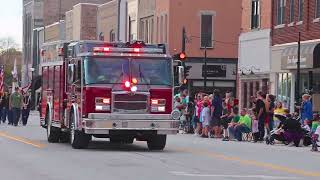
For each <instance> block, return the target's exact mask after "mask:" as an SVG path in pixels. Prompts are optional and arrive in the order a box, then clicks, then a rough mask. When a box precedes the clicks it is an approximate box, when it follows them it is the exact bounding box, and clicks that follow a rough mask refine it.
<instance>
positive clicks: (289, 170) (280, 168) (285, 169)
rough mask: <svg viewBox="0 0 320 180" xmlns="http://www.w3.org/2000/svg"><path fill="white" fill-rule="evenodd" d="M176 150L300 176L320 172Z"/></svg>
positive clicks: (210, 153)
mask: <svg viewBox="0 0 320 180" xmlns="http://www.w3.org/2000/svg"><path fill="white" fill-rule="evenodd" d="M175 150H177V151H182V152H188V153H192V154H196V155H206V156H207V157H212V158H218V159H223V160H226V161H234V162H238V163H240V164H245V165H252V166H256V167H263V168H268V169H273V170H277V171H281V172H286V173H292V174H296V175H300V176H308V177H320V172H314V171H305V170H302V169H296V168H290V167H286V166H281V165H275V164H271V163H265V162H259V161H254V160H246V159H241V158H239V157H234V156H226V155H223V154H218V153H214V152H209V151H201V150H200V151H199V150H196V149H175Z"/></svg>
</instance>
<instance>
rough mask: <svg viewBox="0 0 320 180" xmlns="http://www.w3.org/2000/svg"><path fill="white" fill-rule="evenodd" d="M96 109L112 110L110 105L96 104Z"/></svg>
mask: <svg viewBox="0 0 320 180" xmlns="http://www.w3.org/2000/svg"><path fill="white" fill-rule="evenodd" d="M96 111H110V105H96Z"/></svg>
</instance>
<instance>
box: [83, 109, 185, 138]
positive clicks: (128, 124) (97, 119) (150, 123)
mask: <svg viewBox="0 0 320 180" xmlns="http://www.w3.org/2000/svg"><path fill="white" fill-rule="evenodd" d="M82 127H83V129H84V131H85V133H87V134H109V131H110V130H136V131H157V134H177V131H178V127H179V121H177V120H173V119H172V118H171V115H170V114H111V113H91V114H89V116H88V118H84V119H83V121H82Z"/></svg>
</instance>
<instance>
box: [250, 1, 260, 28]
mask: <svg viewBox="0 0 320 180" xmlns="http://www.w3.org/2000/svg"><path fill="white" fill-rule="evenodd" d="M251 7H252V9H251V29H257V28H259V27H260V1H259V0H252V4H251Z"/></svg>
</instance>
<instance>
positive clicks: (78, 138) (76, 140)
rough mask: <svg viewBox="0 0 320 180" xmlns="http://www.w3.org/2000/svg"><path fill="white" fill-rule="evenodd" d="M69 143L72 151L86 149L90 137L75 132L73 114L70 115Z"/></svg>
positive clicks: (80, 132)
mask: <svg viewBox="0 0 320 180" xmlns="http://www.w3.org/2000/svg"><path fill="white" fill-rule="evenodd" d="M70 124H71V126H70V131H71V132H70V143H71V146H72V147H73V148H74V149H85V148H87V147H88V145H89V142H90V140H91V136H90V135H88V134H85V133H84V132H82V131H79V130H75V128H74V124H75V118H74V115H73V113H71V115H70Z"/></svg>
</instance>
